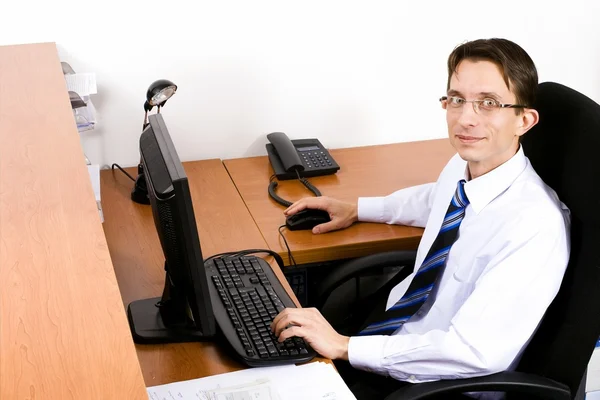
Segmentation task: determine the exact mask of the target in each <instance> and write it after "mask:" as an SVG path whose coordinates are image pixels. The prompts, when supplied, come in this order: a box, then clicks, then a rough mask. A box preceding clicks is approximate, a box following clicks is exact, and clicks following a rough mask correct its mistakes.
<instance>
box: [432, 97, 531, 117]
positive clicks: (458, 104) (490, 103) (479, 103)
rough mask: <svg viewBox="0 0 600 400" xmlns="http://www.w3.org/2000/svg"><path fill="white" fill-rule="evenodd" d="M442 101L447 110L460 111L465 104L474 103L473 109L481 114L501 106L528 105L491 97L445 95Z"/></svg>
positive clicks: (487, 113)
mask: <svg viewBox="0 0 600 400" xmlns="http://www.w3.org/2000/svg"><path fill="white" fill-rule="evenodd" d="M440 103H442V108H443V109H444V110H447V111H460V110H462V108H463V106H464V105H465V104H467V103H472V104H473V110H474V111H475V112H476V113H477V114H481V115H489V114H491V113H493V112H494V111H496V110H499V109H501V108H527V106H524V105H521V104H503V103H500V102H499V101H498V100H494V99H489V98H488V99H483V100H465V99H463V98H462V97H458V96H443V97H441V98H440Z"/></svg>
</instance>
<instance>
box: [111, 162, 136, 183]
mask: <svg viewBox="0 0 600 400" xmlns="http://www.w3.org/2000/svg"><path fill="white" fill-rule="evenodd" d="M115 167H117V168H119V169H120V170H121V172H123V173H124V174H125V175H127V176H128V177H129V179H131V180H132V181H134V182H135V178H134V177H133V176H131V175H129V174H128V173H127V171H125V170H124V169H123V168H121V166H120V165H119V164H113V165H112V167H111V169H112V170H113V171H114V169H115Z"/></svg>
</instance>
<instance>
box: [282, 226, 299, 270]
mask: <svg viewBox="0 0 600 400" xmlns="http://www.w3.org/2000/svg"><path fill="white" fill-rule="evenodd" d="M281 228H285V225H281V226H280V227H279V229H278V231H279V235H280V236H281V237H282V238H283V242H284V243H285V248H286V249H287V252H288V257H289V259H290V262H291V263H292V265H293V266H296V260H294V256H293V255H292V251H291V250H290V246H289V245H288V242H287V240H286V238H285V236H284V235H283V232H281Z"/></svg>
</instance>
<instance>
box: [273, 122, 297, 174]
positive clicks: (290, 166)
mask: <svg viewBox="0 0 600 400" xmlns="http://www.w3.org/2000/svg"><path fill="white" fill-rule="evenodd" d="M267 139H269V142H271V144H272V147H267V151H268V150H269V149H271V150H273V151H271V152H269V151H268V153H269V160H270V161H271V164H272V165H273V170H274V171H275V173H276V174H278V172H279V171H281V170H284V171H285V172H296V171H297V172H299V173H300V172H302V171H304V166H303V165H302V161H301V160H300V155H299V154H298V150H296V147H294V144H293V143H292V141H291V140H290V138H288V137H287V135H286V134H285V133H283V132H273V133H269V134H268V135H267ZM300 175H302V174H300Z"/></svg>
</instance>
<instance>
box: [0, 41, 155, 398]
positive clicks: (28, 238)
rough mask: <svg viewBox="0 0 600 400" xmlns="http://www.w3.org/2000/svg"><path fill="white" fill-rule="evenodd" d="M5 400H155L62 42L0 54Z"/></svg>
mask: <svg viewBox="0 0 600 400" xmlns="http://www.w3.org/2000/svg"><path fill="white" fill-rule="evenodd" d="M0 143H1V144H0V398H1V399H147V393H146V390H145V387H144V382H143V380H142V374H141V371H140V367H139V364H138V360H137V357H136V353H135V347H134V344H133V341H132V338H131V334H130V331H129V327H128V324H127V319H126V316H125V312H124V310H123V304H122V302H121V297H120V293H119V288H118V286H117V282H116V277H115V273H114V270H113V267H112V264H111V259H110V256H109V252H108V248H107V244H106V240H105V237H104V232H103V230H102V225H101V222H100V218H99V215H98V210H97V208H96V201H95V198H94V193H93V191H92V187H91V184H90V179H89V175H88V172H87V169H86V166H85V161H84V156H83V152H82V149H81V145H80V142H79V134H78V132H77V129H76V126H75V123H74V119H73V114H72V111H71V107H70V103H69V97H68V94H67V90H66V86H65V81H64V78H63V76H62V71H61V67H60V62H59V59H58V55H57V51H56V46H55V45H54V44H53V43H47V44H34V45H20V46H5V47H0Z"/></svg>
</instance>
